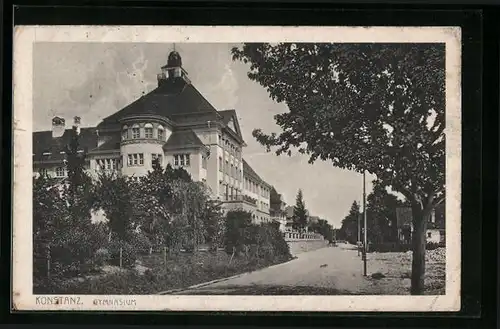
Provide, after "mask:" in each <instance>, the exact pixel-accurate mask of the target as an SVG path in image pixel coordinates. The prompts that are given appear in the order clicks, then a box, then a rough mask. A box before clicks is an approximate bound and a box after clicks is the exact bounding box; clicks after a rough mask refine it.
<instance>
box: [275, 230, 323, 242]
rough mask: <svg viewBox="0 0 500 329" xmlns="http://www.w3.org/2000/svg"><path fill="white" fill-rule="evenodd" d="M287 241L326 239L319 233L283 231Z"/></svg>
mask: <svg viewBox="0 0 500 329" xmlns="http://www.w3.org/2000/svg"><path fill="white" fill-rule="evenodd" d="M283 237H284V238H285V241H294V240H324V238H323V236H322V235H320V234H317V233H298V232H283Z"/></svg>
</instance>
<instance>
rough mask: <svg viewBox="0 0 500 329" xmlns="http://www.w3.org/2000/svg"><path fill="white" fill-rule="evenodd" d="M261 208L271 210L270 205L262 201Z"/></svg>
mask: <svg viewBox="0 0 500 329" xmlns="http://www.w3.org/2000/svg"><path fill="white" fill-rule="evenodd" d="M260 208H261V209H262V210H268V209H269V204H267V203H265V202H262V201H260Z"/></svg>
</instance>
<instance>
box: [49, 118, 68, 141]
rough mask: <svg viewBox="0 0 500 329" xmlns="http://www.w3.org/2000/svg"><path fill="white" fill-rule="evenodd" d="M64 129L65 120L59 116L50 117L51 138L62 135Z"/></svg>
mask: <svg viewBox="0 0 500 329" xmlns="http://www.w3.org/2000/svg"><path fill="white" fill-rule="evenodd" d="M65 130H66V120H64V119H63V118H60V117H54V118H53V119H52V138H58V137H62V135H64V131H65Z"/></svg>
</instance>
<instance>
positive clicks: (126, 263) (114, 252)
mask: <svg viewBox="0 0 500 329" xmlns="http://www.w3.org/2000/svg"><path fill="white" fill-rule="evenodd" d="M108 248H109V251H110V254H111V257H110V264H111V265H115V266H119V265H120V248H121V250H122V266H123V267H128V268H130V267H133V266H134V265H135V261H136V259H137V252H136V250H135V249H134V247H133V246H132V245H131V244H130V243H128V242H125V241H121V240H114V241H112V242H111V243H110V244H109V247H108Z"/></svg>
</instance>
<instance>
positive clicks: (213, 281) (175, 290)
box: [156, 257, 297, 295]
mask: <svg viewBox="0 0 500 329" xmlns="http://www.w3.org/2000/svg"><path fill="white" fill-rule="evenodd" d="M295 259H297V257H293V258H292V259H290V260H289V261H286V262H283V263H279V264H275V265H271V266H268V267H264V268H261V269H258V270H254V271H250V272H244V273H240V274H236V275H233V276H229V277H227V278H222V279H215V280H212V281H207V282H203V283H198V284H195V285H193V286H190V287H187V288H177V289H171V290H166V291H161V292H159V293H156V295H170V294H173V293H176V292H181V291H186V290H190V289H196V288H201V287H205V286H209V285H211V284H214V283H219V282H223V281H227V280H231V279H236V278H239V277H241V276H243V275H246V274H250V273H252V272H257V271H261V270H264V269H267V268H273V267H276V266H280V265H283V264H287V263H289V262H291V261H292V260H295Z"/></svg>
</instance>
